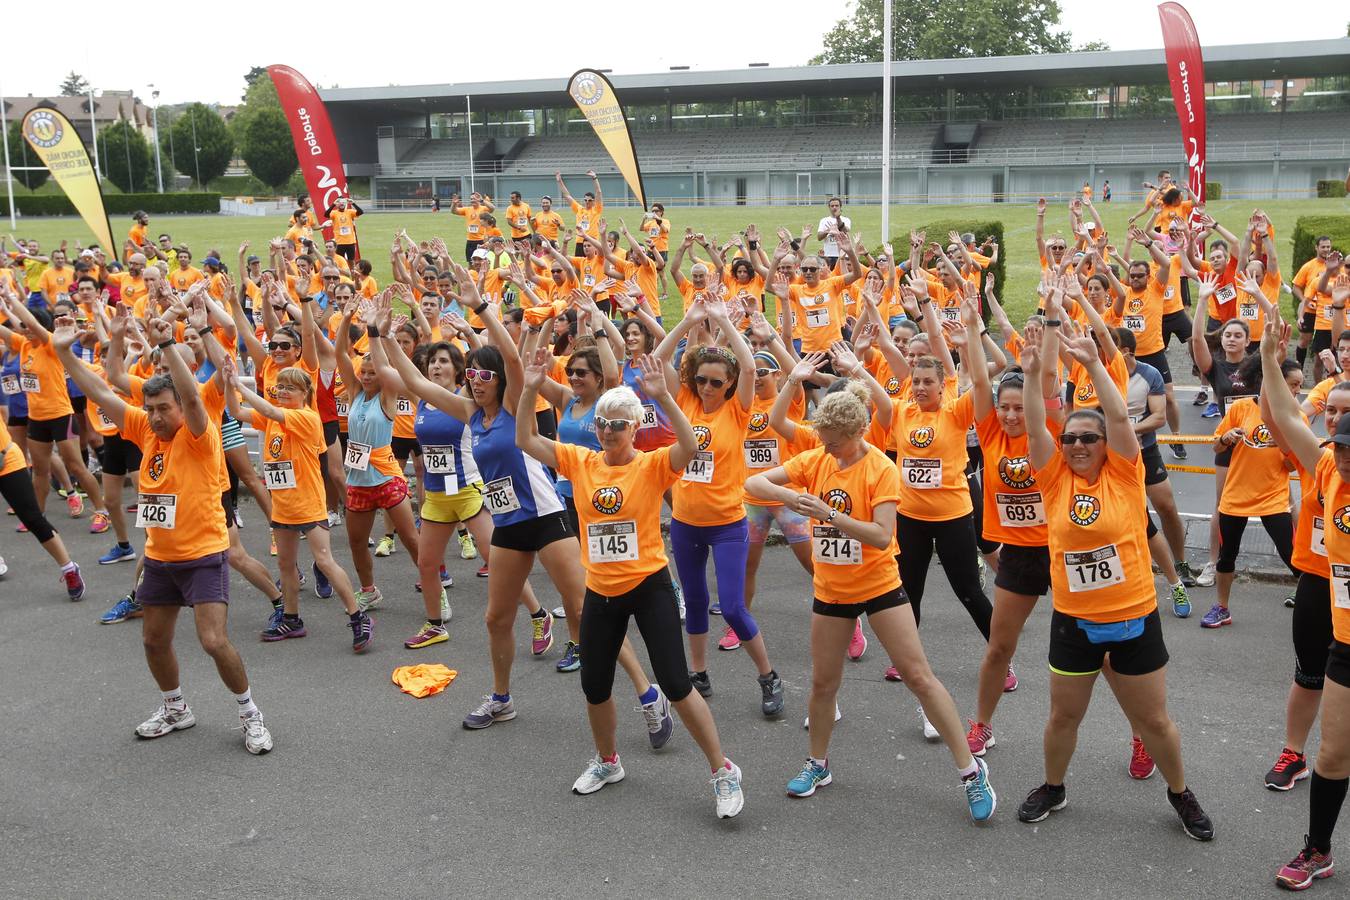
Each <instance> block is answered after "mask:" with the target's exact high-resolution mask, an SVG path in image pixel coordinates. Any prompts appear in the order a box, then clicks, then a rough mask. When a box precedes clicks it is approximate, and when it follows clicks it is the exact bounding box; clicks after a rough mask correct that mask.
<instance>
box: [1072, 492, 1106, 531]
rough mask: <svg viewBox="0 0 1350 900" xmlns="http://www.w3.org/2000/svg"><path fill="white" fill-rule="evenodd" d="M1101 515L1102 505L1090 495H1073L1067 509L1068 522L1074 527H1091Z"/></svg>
mask: <svg viewBox="0 0 1350 900" xmlns="http://www.w3.org/2000/svg"><path fill="white" fill-rule="evenodd" d="M1101 514H1102V504H1101V501H1099V500H1098V499H1097V498H1096V497H1094V496H1092V495H1091V494H1074V495H1073V504H1072V505H1071V506H1070V507H1069V521H1070V522H1072V523H1073V524H1075V525H1091V524H1092V523H1093V522H1095V521H1097V517H1098V516H1100V515H1101Z"/></svg>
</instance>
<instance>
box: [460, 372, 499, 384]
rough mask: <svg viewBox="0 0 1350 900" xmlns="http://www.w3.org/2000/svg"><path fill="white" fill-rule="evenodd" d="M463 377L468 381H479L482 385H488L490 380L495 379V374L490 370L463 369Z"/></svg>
mask: <svg viewBox="0 0 1350 900" xmlns="http://www.w3.org/2000/svg"><path fill="white" fill-rule="evenodd" d="M464 377H465V378H467V379H469V380H470V381H481V382H482V383H483V384H489V383H491V381H492V379H494V378H496V377H497V373H496V372H494V371H492V370H491V369H465V370H464Z"/></svg>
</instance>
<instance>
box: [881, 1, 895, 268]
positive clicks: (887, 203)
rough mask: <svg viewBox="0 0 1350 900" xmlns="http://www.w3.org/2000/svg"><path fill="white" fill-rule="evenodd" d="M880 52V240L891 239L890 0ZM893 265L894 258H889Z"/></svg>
mask: <svg viewBox="0 0 1350 900" xmlns="http://www.w3.org/2000/svg"><path fill="white" fill-rule="evenodd" d="M882 17H883V21H884V22H885V24H884V25H883V26H882V35H883V44H884V47H883V49H882V54H881V240H882V241H883V242H885V241H889V240H890V239H891V0H886V2H885V4H884V11H883V12H882ZM891 265H892V266H894V265H895V260H891Z"/></svg>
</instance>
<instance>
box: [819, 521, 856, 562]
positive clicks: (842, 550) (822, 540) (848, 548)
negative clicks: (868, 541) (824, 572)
mask: <svg viewBox="0 0 1350 900" xmlns="http://www.w3.org/2000/svg"><path fill="white" fill-rule="evenodd" d="M811 558H812V559H813V560H814V561H816V562H818V563H824V564H825V565H830V566H860V565H862V541H860V540H858V539H856V538H851V537H848V536H846V535H845V534H844V533H843V532H841V531H840V530H839V529H838V528H835V527H834V526H833V525H812V526H811Z"/></svg>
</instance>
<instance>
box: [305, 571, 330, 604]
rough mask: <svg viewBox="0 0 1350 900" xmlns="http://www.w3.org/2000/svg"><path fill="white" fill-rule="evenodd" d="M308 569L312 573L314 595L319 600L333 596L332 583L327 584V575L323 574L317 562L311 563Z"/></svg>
mask: <svg viewBox="0 0 1350 900" xmlns="http://www.w3.org/2000/svg"><path fill="white" fill-rule="evenodd" d="M310 571H312V572H313V573H314V596H316V597H318V598H319V599H320V600H327V599H328V598H329V597H331V596H333V585H331V584H329V582H328V576H327V575H325V574H323V570H321V569H320V568H319V565H318V563H314V564H312V565H311V566H310Z"/></svg>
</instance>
